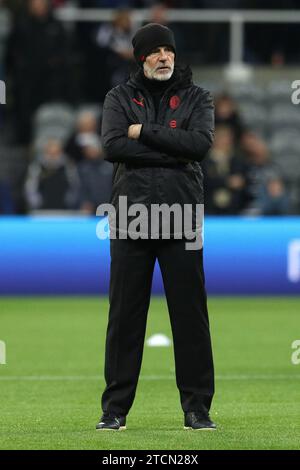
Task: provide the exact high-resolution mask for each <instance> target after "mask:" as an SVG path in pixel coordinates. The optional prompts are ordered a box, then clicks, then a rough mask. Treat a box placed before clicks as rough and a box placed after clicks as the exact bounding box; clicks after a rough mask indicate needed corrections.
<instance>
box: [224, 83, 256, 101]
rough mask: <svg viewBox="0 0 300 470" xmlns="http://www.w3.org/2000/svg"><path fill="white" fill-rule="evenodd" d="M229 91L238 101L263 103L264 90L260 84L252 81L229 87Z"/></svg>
mask: <svg viewBox="0 0 300 470" xmlns="http://www.w3.org/2000/svg"><path fill="white" fill-rule="evenodd" d="M228 91H229V93H230V94H231V96H233V98H234V99H235V100H236V101H237V102H238V103H246V102H250V103H256V104H259V103H263V102H264V99H265V90H264V88H263V87H262V86H259V85H257V84H254V83H239V84H235V85H234V87H230V88H229V90H228Z"/></svg>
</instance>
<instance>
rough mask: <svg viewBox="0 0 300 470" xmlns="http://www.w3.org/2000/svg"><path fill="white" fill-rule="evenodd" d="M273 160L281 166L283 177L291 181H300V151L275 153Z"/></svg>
mask: <svg viewBox="0 0 300 470" xmlns="http://www.w3.org/2000/svg"><path fill="white" fill-rule="evenodd" d="M273 161H274V163H276V165H277V166H278V167H279V168H280V170H281V173H282V176H283V178H285V179H286V180H288V181H289V182H297V181H298V183H299V181H300V153H298V154H288V153H287V154H284V153H282V154H281V155H276V154H275V155H273Z"/></svg>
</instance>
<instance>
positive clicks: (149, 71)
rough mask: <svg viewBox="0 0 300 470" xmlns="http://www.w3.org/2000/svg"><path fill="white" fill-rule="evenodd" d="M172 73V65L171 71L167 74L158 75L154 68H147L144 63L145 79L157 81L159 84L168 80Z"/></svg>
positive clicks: (172, 66)
mask: <svg viewBox="0 0 300 470" xmlns="http://www.w3.org/2000/svg"><path fill="white" fill-rule="evenodd" d="M173 72H174V64H173V65H171V70H170V71H169V72H167V73H160V72H159V71H158V70H156V69H155V68H151V67H149V65H147V64H146V62H144V74H145V76H146V77H147V78H149V79H150V80H159V81H160V82H163V81H166V80H169V79H170V78H171V77H172V75H173Z"/></svg>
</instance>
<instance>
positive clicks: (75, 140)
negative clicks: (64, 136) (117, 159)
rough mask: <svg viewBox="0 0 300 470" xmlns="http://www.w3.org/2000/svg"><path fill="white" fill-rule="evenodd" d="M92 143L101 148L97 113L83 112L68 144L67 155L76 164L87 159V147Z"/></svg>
mask: <svg viewBox="0 0 300 470" xmlns="http://www.w3.org/2000/svg"><path fill="white" fill-rule="evenodd" d="M90 142H96V143H97V145H99V146H100V132H99V123H98V120H97V117H96V115H95V113H93V112H92V111H82V112H81V113H80V114H79V116H78V119H77V123H76V131H75V133H74V134H73V135H72V136H71V138H70V139H69V141H68V142H67V144H66V147H65V151H66V154H67V155H68V156H69V157H70V158H71V159H72V160H74V161H75V162H79V161H80V160H83V159H84V158H85V147H86V145H88V144H89V143H90Z"/></svg>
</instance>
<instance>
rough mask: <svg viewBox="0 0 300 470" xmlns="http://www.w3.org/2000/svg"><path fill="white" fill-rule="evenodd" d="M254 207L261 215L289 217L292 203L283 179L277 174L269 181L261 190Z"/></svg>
mask: <svg viewBox="0 0 300 470" xmlns="http://www.w3.org/2000/svg"><path fill="white" fill-rule="evenodd" d="M254 207H255V209H256V210H257V213H258V214H260V215H287V214H289V212H290V201H289V197H288V195H287V192H286V190H285V187H284V184H283V181H282V179H280V178H279V177H278V176H276V175H275V174H274V175H273V176H270V177H269V179H268V180H267V183H266V186H265V187H264V188H262V189H261V193H260V194H259V195H258V197H257V199H256V201H254Z"/></svg>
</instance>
